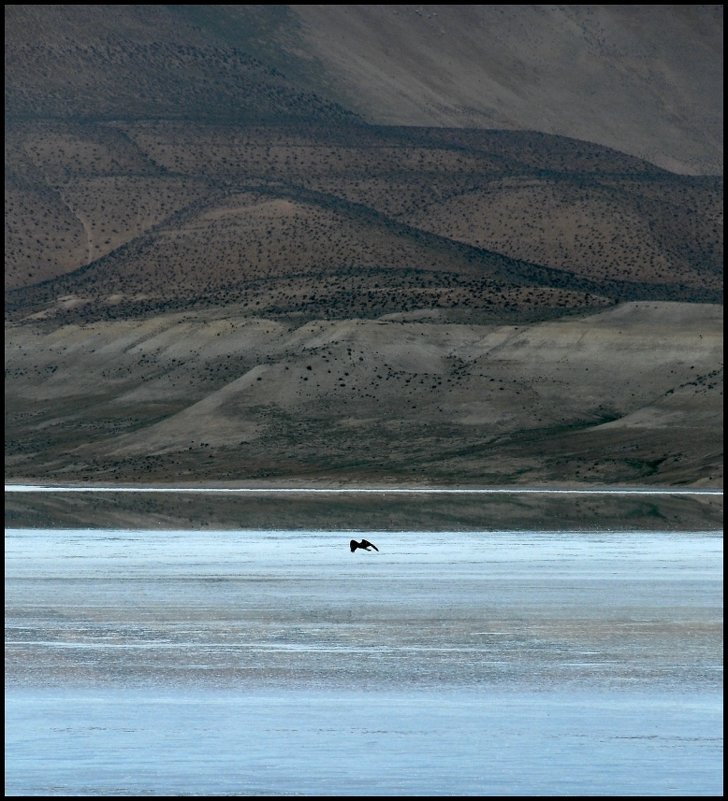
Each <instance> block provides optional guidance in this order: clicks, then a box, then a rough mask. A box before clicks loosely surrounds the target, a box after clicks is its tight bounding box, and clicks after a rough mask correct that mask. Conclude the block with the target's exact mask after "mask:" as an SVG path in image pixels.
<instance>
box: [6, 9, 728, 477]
mask: <svg viewBox="0 0 728 801" xmlns="http://www.w3.org/2000/svg"><path fill="white" fill-rule="evenodd" d="M5 21H6V28H5V37H6V39H5V50H6V79H5V93H6V94H5V122H6V145H5V288H6V294H5V312H6V329H5V335H6V396H5V400H6V475H11V476H18V477H25V478H40V477H45V478H54V479H59V480H65V479H80V480H84V481H88V480H93V479H94V478H95V477H98V478H101V479H103V480H124V481H136V480H141V478H145V479H153V480H157V481H165V480H166V478H167V477H169V476H172V475H174V476H178V477H185V478H187V479H189V480H190V481H201V480H211V481H212V480H228V481H240V480H246V479H248V478H259V479H263V480H269V479H271V478H275V479H286V480H287V479H290V478H301V479H305V480H308V479H309V478H313V479H317V480H318V479H320V480H325V481H339V480H343V481H384V482H389V481H403V482H405V483H406V482H415V483H416V482H422V481H427V480H442V481H444V482H448V483H458V482H465V483H479V482H483V481H487V482H489V483H497V482H499V481H503V482H506V483H519V482H529V481H530V482H534V481H560V482H563V481H573V482H576V483H580V482H581V483H590V482H620V481H624V482H627V483H637V484H639V483H641V482H644V481H650V482H654V483H658V484H659V483H662V484H670V485H671V484H692V483H698V484H701V485H706V484H708V485H713V484H716V483H720V482H721V481H722V450H721V449H720V447H719V445H717V444H716V443H717V442H719V440H717V439H716V431H719V430H720V429H721V421H722V362H721V359H722V350H721V347H720V345H721V339H720V331H721V324H722V316H721V311H722V306H721V305H720V304H722V296H723V234H722V213H723V200H722V196H723V195H722V193H723V182H722V177H721V172H722V118H721V114H720V109H721V102H722V7H720V6H561V7H555V6H553V7H551V6H235V5H233V6H189V5H186V6H182V5H172V6H141V5H132V6H68V5H60V6H37V5H35V6H30V5H21V6H6V7H5Z"/></svg>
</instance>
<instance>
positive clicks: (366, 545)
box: [349, 540, 379, 553]
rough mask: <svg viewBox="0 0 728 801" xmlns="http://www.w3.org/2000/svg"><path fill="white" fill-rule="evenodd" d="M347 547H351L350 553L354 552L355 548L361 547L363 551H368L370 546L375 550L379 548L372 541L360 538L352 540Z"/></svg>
mask: <svg viewBox="0 0 728 801" xmlns="http://www.w3.org/2000/svg"><path fill="white" fill-rule="evenodd" d="M349 547H350V548H351V552H352V553H354V551H355V550H356V549H357V548H363V549H364V550H365V551H368V550H369V549H370V548H374V550H375V551H378V550H379V548H377V546H376V545H375V544H374V543H373V542H369V540H362V541H361V542H357V541H356V540H352V541H351V542H350V543H349Z"/></svg>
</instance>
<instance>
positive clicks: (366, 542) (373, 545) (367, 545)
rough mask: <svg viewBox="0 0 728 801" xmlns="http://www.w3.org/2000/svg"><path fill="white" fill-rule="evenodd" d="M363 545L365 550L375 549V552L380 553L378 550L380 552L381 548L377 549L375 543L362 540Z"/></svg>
mask: <svg viewBox="0 0 728 801" xmlns="http://www.w3.org/2000/svg"><path fill="white" fill-rule="evenodd" d="M361 544H362V545H363V546H364V547H365V548H374V550H375V551H378V550H379V548H377V546H376V545H375V544H374V543H373V542H369V540H362V541H361Z"/></svg>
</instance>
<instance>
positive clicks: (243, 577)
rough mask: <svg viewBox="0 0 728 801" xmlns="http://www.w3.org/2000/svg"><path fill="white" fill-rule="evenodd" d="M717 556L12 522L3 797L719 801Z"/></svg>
mask: <svg viewBox="0 0 728 801" xmlns="http://www.w3.org/2000/svg"><path fill="white" fill-rule="evenodd" d="M352 536H356V538H357V539H359V538H360V537H361V536H365V537H366V538H367V539H369V540H370V541H372V542H374V543H375V544H376V545H377V546H378V548H379V552H363V551H361V550H359V551H357V552H356V553H351V552H350V550H349V545H348V543H349V539H350V538H351V537H352ZM722 554H723V545H722V534H721V532H718V531H698V532H696V531H690V532H680V531H670V532H659V531H650V532H644V531H613V532H593V531H591V532H589V531H578V530H574V531H548V532H539V531H487V532H485V531H461V532H457V531H448V532H423V531H417V532H414V531H412V532H408V531H369V530H367V531H362V532H355V533H353V532H348V531H340V530H339V531H331V530H324V531H305V530H296V531H288V530H281V531H275V530H224V531H204V532H200V531H186V530H176V531H175V530H169V531H159V530H133V531H131V530H130V531H125V530H115V529H72V528H68V529H40V528H39V529H8V530H7V531H6V596H5V597H6V600H5V603H6V719H5V721H6V722H5V726H6V765H5V771H6V776H5V791H6V793H7V794H8V795H46V794H48V795H154V794H169V795H185V794H191V795H225V794H229V795H296V794H299V795H316V794H321V795H372V794H373V795H519V794H521V795H590V794H593V795H619V794H625V795H686V794H687V795H719V794H721V793H722V788H723V768H722V764H723V714H722V614H723V602H722V579H723V571H722Z"/></svg>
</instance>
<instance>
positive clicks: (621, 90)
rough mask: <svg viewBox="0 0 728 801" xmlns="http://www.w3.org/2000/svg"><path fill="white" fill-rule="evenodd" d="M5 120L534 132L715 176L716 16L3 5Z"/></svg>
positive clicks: (507, 9)
mask: <svg viewBox="0 0 728 801" xmlns="http://www.w3.org/2000/svg"><path fill="white" fill-rule="evenodd" d="M5 59H6V62H5V65H6V66H5V69H6V73H5V74H6V78H5V93H6V100H5V108H6V115H10V116H12V117H14V118H20V117H21V118H26V119H27V118H30V119H44V118H49V117H50V118H54V119H58V118H62V119H77V118H92V119H119V118H121V119H127V120H128V119H149V118H156V119H158V118H164V119H189V118H195V119H198V120H199V119H212V120H223V119H224V120H241V119H250V118H251V117H254V118H257V119H261V118H266V119H272V118H276V119H278V118H281V117H287V118H290V119H301V118H307V119H311V118H312V117H315V118H317V119H324V120H337V121H342V120H352V119H355V118H359V119H360V120H362V121H365V122H368V123H373V124H386V125H407V126H411V125H415V126H424V127H431V126H443V127H456V128H498V129H508V130H535V131H541V132H543V133H550V134H558V135H562V136H568V137H572V138H577V139H582V140H587V141H591V142H596V143H599V144H602V145H605V146H608V147H611V148H614V149H617V150H621V151H623V152H625V153H630V154H632V155H634V156H637V157H639V158H642V159H646V160H647V161H650V162H652V163H654V164H657V165H659V166H661V167H664V168H666V169H669V170H671V171H673V172H678V173H687V174H719V173H722V164H723V127H722V126H723V119H722V102H723V7H722V6H720V5H716V6H705V5H683V6H660V5H604V6H593V5H586V6H537V5H533V6H528V5H525V6H523V5H519V6H513V5H511V6H498V5H495V6H493V5H465V6H463V5H454V6H453V5H449V6H396V5H394V6H392V5H379V6H376V5H362V6H351V5H350V6H347V5H333V6H332V5H328V6H313V5H296V6H281V5H268V6H240V5H208V6H202V5H169V6H155V5H150V6H147V5H127V6H68V5H59V6H42V5H33V6H30V5H25V6H6V8H5Z"/></svg>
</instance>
